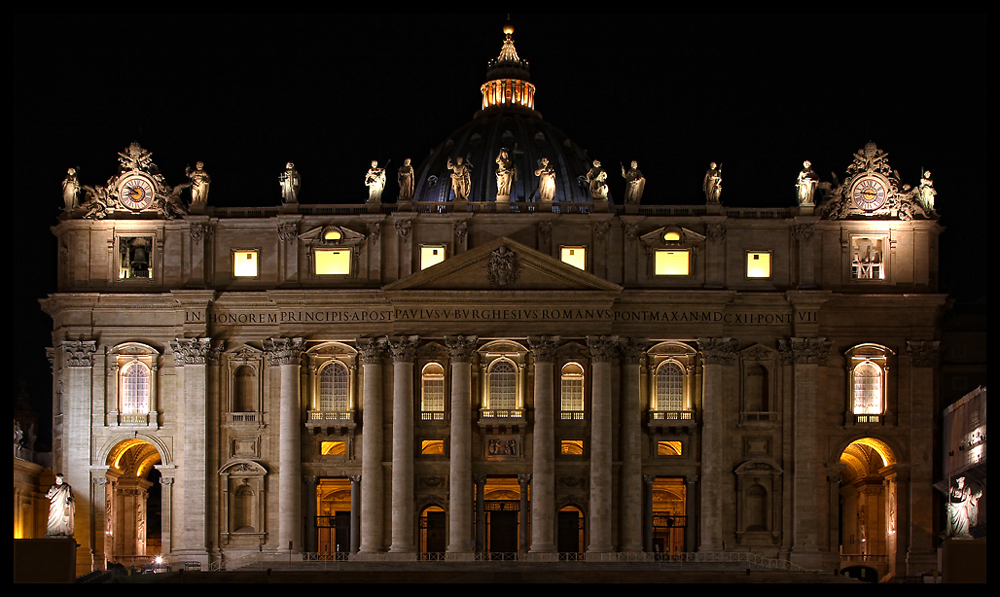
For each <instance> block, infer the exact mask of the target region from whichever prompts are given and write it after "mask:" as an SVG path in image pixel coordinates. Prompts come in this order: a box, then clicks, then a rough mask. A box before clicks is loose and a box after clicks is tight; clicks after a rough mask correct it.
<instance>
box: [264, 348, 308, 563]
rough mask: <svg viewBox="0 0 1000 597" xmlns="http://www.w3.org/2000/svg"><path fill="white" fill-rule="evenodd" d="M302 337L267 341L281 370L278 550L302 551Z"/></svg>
mask: <svg viewBox="0 0 1000 597" xmlns="http://www.w3.org/2000/svg"><path fill="white" fill-rule="evenodd" d="M304 349H305V345H304V342H303V341H302V338H269V339H267V340H264V350H265V352H266V353H267V358H268V362H269V363H270V364H271V365H272V366H276V367H278V368H279V371H280V376H281V386H280V390H279V391H280V394H279V398H278V404H279V414H278V505H279V508H278V550H279V551H290V552H294V553H298V552H301V551H302V440H301V437H302V408H301V405H300V400H299V363H300V360H301V357H302V351H303V350H304Z"/></svg>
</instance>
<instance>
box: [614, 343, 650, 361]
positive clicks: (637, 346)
mask: <svg viewBox="0 0 1000 597" xmlns="http://www.w3.org/2000/svg"><path fill="white" fill-rule="evenodd" d="M648 343H649V340H648V339H646V338H622V339H621V346H620V348H621V351H622V357H623V358H624V359H625V362H626V363H631V364H633V365H636V364H638V363H639V362H641V361H642V355H644V354H646V344H648Z"/></svg>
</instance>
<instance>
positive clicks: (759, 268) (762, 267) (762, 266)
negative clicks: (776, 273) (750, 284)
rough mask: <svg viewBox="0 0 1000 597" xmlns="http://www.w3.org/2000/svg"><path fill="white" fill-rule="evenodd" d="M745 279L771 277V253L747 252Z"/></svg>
mask: <svg viewBox="0 0 1000 597" xmlns="http://www.w3.org/2000/svg"><path fill="white" fill-rule="evenodd" d="M747 277H748V278H770V277H771V253H769V252H761V251H748V252H747Z"/></svg>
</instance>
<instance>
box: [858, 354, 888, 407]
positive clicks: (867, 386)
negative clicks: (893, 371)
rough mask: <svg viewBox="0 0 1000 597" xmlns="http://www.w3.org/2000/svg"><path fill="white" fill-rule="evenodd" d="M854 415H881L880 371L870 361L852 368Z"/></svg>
mask: <svg viewBox="0 0 1000 597" xmlns="http://www.w3.org/2000/svg"><path fill="white" fill-rule="evenodd" d="M853 377H854V383H853V385H854V390H853V393H854V414H856V415H880V414H882V410H883V409H882V369H881V368H880V367H879V366H878V365H876V364H875V363H873V362H871V361H864V362H863V363H861V364H859V365H858V366H857V367H855V368H854V376H853Z"/></svg>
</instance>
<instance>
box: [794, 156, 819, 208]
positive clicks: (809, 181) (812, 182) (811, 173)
mask: <svg viewBox="0 0 1000 597" xmlns="http://www.w3.org/2000/svg"><path fill="white" fill-rule="evenodd" d="M818 182H819V181H818V180H817V178H816V171H815V170H813V169H812V162H810V161H809V160H806V161H804V162H802V171H801V172H799V177H798V179H797V180H796V181H795V187H796V189H798V199H799V205H800V206H806V207H809V206H812V205H813V194H814V193H815V192H816V185H817V184H818Z"/></svg>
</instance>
